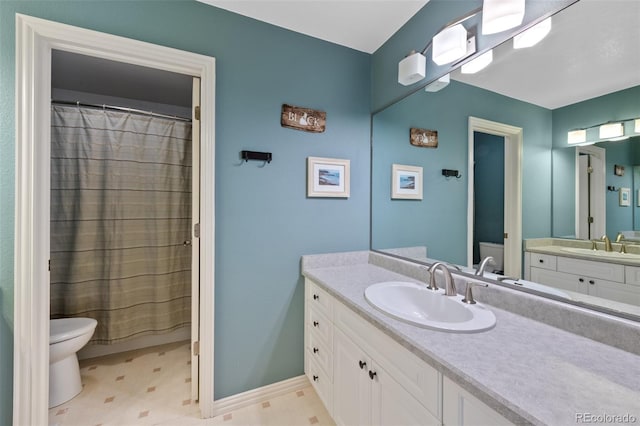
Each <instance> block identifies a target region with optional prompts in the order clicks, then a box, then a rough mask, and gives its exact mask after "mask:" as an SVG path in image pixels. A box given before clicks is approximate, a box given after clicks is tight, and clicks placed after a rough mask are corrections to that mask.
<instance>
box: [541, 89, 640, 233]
mask: <svg viewBox="0 0 640 426" xmlns="http://www.w3.org/2000/svg"><path fill="white" fill-rule="evenodd" d="M636 117H640V86H636V87H632V88H629V89H625V90H620V91H618V92H614V93H610V94H608V95H604V96H600V97H597V98H593V99H589V100H587V101H584V102H579V103H576V104H573V105H568V106H565V107H562V108H558V109H555V110H553V111H552V119H553V147H554V153H553V191H554V193H553V209H552V217H553V236H557V237H562V236H574V235H575V148H574V147H569V146H568V145H567V132H568V131H569V130H573V129H579V128H586V127H591V126H594V125H598V124H601V123H606V122H608V121H616V120H625V119H630V118H636ZM625 132H626V134H632V135H633V126H632V123H630V124H629V125H627V126H626V127H625ZM597 133H598V132H597V129H593V130H592V131H589V132H588V133H587V140H595V139H597ZM638 139H639V138H638V137H637V136H636V137H632V138H631V139H627V140H624V141H619V142H599V143H597V144H596V146H599V147H602V148H605V149H606V163H607V164H606V167H607V169H606V174H605V176H606V185H611V186H615V187H616V188H618V187H620V186H624V187H627V188H633V182H632V180H633V179H632V175H633V172H632V166H633V165H635V164H640V161H638V160H640V158H639V157H638V156H637V153H638V150H637V148H635V145H636V144H637V141H638ZM614 164H620V165H624V166H625V175H624V176H622V177H620V176H615V175H614V173H613V166H614ZM633 199H635V197H634V198H633ZM632 210H633V209H632V208H631V207H620V206H619V203H618V192H612V191H607V195H606V212H607V224H606V231H607V235H608V236H609V237H615V236H616V234H617V232H618V231H622V230H631V229H633V211H632Z"/></svg>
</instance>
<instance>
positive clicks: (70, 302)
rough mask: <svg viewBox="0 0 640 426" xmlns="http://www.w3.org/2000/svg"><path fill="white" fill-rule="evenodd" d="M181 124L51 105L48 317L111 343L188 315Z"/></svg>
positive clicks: (187, 131)
mask: <svg viewBox="0 0 640 426" xmlns="http://www.w3.org/2000/svg"><path fill="white" fill-rule="evenodd" d="M191 172H192V168H191V123H189V122H184V121H178V120H172V119H166V118H159V117H154V116H150V115H141V114H134V113H128V112H120V111H111V110H103V109H95V108H86V107H77V106H59V105H53V106H52V117H51V272H50V279H51V318H59V317H90V318H95V319H96V320H97V321H98V326H97V328H96V332H95V334H94V336H93V338H92V342H94V343H100V344H112V343H119V342H123V341H126V340H129V339H132V338H135V337H139V336H143V335H150V334H161V333H166V332H170V331H174V330H176V329H178V328H181V327H185V326H187V325H188V324H189V323H190V315H191V314H190V311H191V246H190V245H189V244H188V243H185V242H187V241H189V240H190V239H191V237H190V235H191V232H190V231H191Z"/></svg>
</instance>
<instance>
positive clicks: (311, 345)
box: [307, 328, 333, 377]
mask: <svg viewBox="0 0 640 426" xmlns="http://www.w3.org/2000/svg"><path fill="white" fill-rule="evenodd" d="M307 330H308V333H309V334H308V338H307V344H308V346H307V351H308V354H309V357H311V358H313V359H314V360H315V362H316V363H317V364H318V365H320V367H322V369H323V370H324V371H325V372H326V373H327V374H328V375H329V377H333V350H332V348H331V347H330V346H329V345H327V344H326V343H325V342H324V340H323V339H319V338H318V333H314V332H313V331H312V330H309V329H308V328H307Z"/></svg>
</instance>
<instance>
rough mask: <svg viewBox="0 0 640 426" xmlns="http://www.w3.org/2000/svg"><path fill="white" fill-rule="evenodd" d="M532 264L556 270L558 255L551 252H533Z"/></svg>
mask: <svg viewBox="0 0 640 426" xmlns="http://www.w3.org/2000/svg"><path fill="white" fill-rule="evenodd" d="M531 266H532V267H534V266H535V267H536V268H543V269H549V270H551V271H555V270H556V257H555V256H552V255H550V254H542V253H531Z"/></svg>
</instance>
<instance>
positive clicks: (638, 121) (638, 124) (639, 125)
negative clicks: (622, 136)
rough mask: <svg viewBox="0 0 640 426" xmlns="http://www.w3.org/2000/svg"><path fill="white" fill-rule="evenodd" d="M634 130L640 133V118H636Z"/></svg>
mask: <svg viewBox="0 0 640 426" xmlns="http://www.w3.org/2000/svg"><path fill="white" fill-rule="evenodd" d="M633 131H634V132H636V133H640V118H636V120H635V126H634V129H633Z"/></svg>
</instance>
